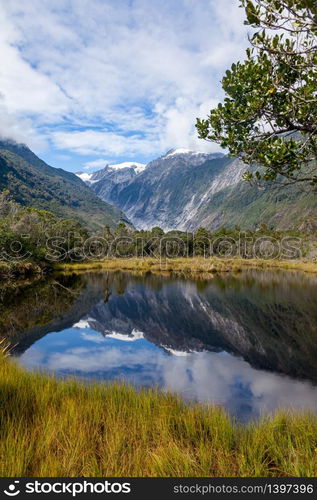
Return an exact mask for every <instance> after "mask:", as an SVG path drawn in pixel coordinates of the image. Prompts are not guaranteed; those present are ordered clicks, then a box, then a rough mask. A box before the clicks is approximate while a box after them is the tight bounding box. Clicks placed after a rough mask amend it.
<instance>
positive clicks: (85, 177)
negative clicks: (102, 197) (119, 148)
mask: <svg viewBox="0 0 317 500" xmlns="http://www.w3.org/2000/svg"><path fill="white" fill-rule="evenodd" d="M145 168H146V165H145V164H144V163H138V162H132V161H124V162H122V163H116V164H114V165H106V166H105V167H104V168H103V169H102V170H97V171H96V172H92V173H88V172H77V174H76V175H77V176H78V177H80V179H81V180H82V181H84V182H86V183H87V184H94V183H95V182H98V181H100V180H101V179H103V178H104V177H107V174H108V173H110V172H116V171H119V170H126V169H132V170H133V171H134V172H135V173H136V174H139V173H140V172H143V170H145Z"/></svg>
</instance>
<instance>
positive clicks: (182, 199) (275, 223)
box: [78, 149, 317, 230]
mask: <svg viewBox="0 0 317 500" xmlns="http://www.w3.org/2000/svg"><path fill="white" fill-rule="evenodd" d="M245 169H246V167H245V165H244V164H243V163H242V162H241V161H240V160H238V159H235V158H229V157H228V156H225V155H222V154H220V153H216V154H208V153H197V152H194V151H189V150H185V149H173V150H171V151H169V152H168V153H167V154H166V155H164V156H162V157H160V158H157V159H156V160H153V161H151V162H150V163H149V164H148V165H147V166H145V165H142V164H141V165H140V164H133V163H128V162H126V163H123V164H120V165H110V166H109V165H108V166H106V167H105V168H104V169H102V170H100V171H98V172H95V173H94V174H78V175H79V176H80V177H81V178H82V179H83V180H85V182H86V183H87V184H88V185H89V186H90V187H91V188H92V189H93V190H94V191H95V193H96V194H97V195H98V196H99V197H100V198H102V199H103V200H104V201H107V202H108V203H111V204H113V205H115V206H117V207H118V208H120V209H121V210H122V211H123V212H124V213H125V214H126V215H127V217H128V218H129V219H130V220H131V221H132V223H133V224H134V225H135V226H136V227H137V228H138V229H148V228H151V227H153V226H160V227H162V229H164V230H171V229H179V230H195V229H197V227H199V226H203V227H206V228H207V229H217V228H219V227H221V226H226V227H233V226H235V225H239V226H240V227H241V228H242V229H252V228H255V227H257V226H259V225H260V224H261V223H266V224H268V225H269V226H271V227H276V228H278V229H286V228H289V227H293V226H294V225H295V226H296V227H298V226H299V225H300V224H301V223H302V221H304V220H306V219H307V218H309V217H312V216H313V215H314V214H316V211H317V196H316V195H315V194H314V193H312V192H310V193H307V191H305V190H303V189H302V188H301V187H300V186H296V185H293V186H284V187H283V186H281V185H272V184H265V186H264V187H261V188H259V187H257V186H251V185H249V184H248V183H246V182H243V181H241V176H242V174H243V172H244V171H245Z"/></svg>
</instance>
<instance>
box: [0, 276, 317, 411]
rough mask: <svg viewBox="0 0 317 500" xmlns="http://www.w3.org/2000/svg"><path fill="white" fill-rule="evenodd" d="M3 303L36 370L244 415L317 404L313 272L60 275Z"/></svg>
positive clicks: (7, 326) (5, 327)
mask: <svg viewBox="0 0 317 500" xmlns="http://www.w3.org/2000/svg"><path fill="white" fill-rule="evenodd" d="M0 312H1V320H0V327H1V331H6V332H8V333H7V336H8V337H10V339H11V341H12V344H16V346H15V348H14V351H13V352H14V355H15V356H17V357H18V359H19V362H20V363H21V364H22V365H24V366H25V367H26V368H28V369H31V370H33V369H42V370H45V371H49V372H54V373H56V374H57V375H59V376H66V375H75V376H77V377H80V378H84V379H99V380H107V381H109V380H124V381H127V382H129V383H132V384H134V385H135V386H137V387H144V386H146V387H148V386H159V387H160V388H161V389H162V390H171V391H174V392H177V393H179V394H181V395H182V397H183V398H185V399H188V400H196V401H203V402H206V401H208V402H213V403H216V404H219V405H223V406H224V407H225V408H226V409H227V410H228V411H229V412H230V413H231V414H232V415H234V416H235V417H237V418H239V419H241V420H243V421H247V420H249V419H250V418H256V417H258V416H259V415H261V414H265V413H267V412H271V411H273V410H276V409H277V408H279V407H284V408H285V407H292V408H297V409H311V410H313V411H315V412H317V279H316V278H315V277H312V276H304V275H301V274H287V273H283V272H278V273H276V272H275V273H271V272H261V271H248V272H244V273H241V274H240V275H238V276H231V275H223V276H215V277H213V278H212V279H206V280H204V279H202V278H201V279H199V280H190V279H180V278H173V277H170V276H159V275H154V274H148V275H145V276H144V275H143V276H141V275H133V274H128V273H121V272H103V273H87V274H82V275H70V276H55V277H54V278H52V279H51V280H50V281H49V282H48V283H45V284H38V285H36V286H30V287H26V289H23V290H21V291H20V292H19V293H15V295H14V296H12V295H9V296H6V297H5V298H4V299H3V302H2V306H1V311H0Z"/></svg>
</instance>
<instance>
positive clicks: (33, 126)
mask: <svg viewBox="0 0 317 500" xmlns="http://www.w3.org/2000/svg"><path fill="white" fill-rule="evenodd" d="M243 19H244V11H243V9H241V8H239V1H238V0H221V1H219V0H174V1H172V0H54V1H53V2H52V1H51V0H50V1H48V0H32V2H21V1H20V0H6V1H3V2H2V3H1V4H0V52H1V66H0V113H1V123H0V135H1V136H4V137H9V138H12V139H15V140H17V141H22V142H26V143H27V144H28V145H29V146H30V147H31V148H32V149H33V150H34V151H35V152H36V153H37V154H39V155H40V156H41V157H42V158H43V159H45V161H47V162H48V163H49V164H51V165H53V166H56V167H61V168H64V169H66V170H70V171H73V172H75V171H79V170H82V171H87V172H89V171H93V170H96V169H98V168H101V167H102V166H103V165H105V164H107V163H118V162H120V161H127V160H134V161H139V162H144V163H146V162H148V161H149V160H151V159H153V158H155V157H157V156H159V155H161V154H164V153H165V152H166V151H167V150H169V149H171V148H173V147H185V148H189V149H194V150H198V151H217V150H219V148H218V146H217V145H215V144H209V143H207V142H205V141H201V140H198V139H197V134H196V131H195V127H194V125H195V118H196V117H197V116H200V117H201V116H206V115H207V113H208V111H209V110H210V109H211V108H212V107H213V106H215V105H216V104H217V102H218V101H219V100H221V99H222V91H221V85H220V83H219V82H220V79H221V76H222V74H223V73H224V71H225V70H226V69H227V68H228V67H230V65H231V63H232V62H234V61H236V60H238V59H241V58H244V51H245V48H246V46H247V27H246V26H244V25H243Z"/></svg>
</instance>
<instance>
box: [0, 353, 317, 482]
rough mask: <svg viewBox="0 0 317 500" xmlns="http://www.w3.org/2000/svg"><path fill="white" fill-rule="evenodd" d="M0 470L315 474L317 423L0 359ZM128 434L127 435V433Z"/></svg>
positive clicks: (75, 474)
mask: <svg viewBox="0 0 317 500" xmlns="http://www.w3.org/2000/svg"><path fill="white" fill-rule="evenodd" d="M0 377H1V394H2V397H1V409H0V429H1V432H0V458H1V459H0V474H1V476H9V477H19V476H25V477H34V476H40V477H47V476H53V477H56V476H58V477H68V476H69V477H101V476H117V477H120V476H121V477H128V476H129V477H131V476H132V477H133V476H161V477H165V476H176V477H182V476H184V477H195V476H197V477H198V476H204V477H208V476H210V477H226V476H240V477H241V476H247V477H248V476H253V477H260V476H262V477H263V476H266V477H269V476H274V477H279V476H283V477H285V476H297V477H314V476H316V474H317V454H316V442H317V419H316V417H315V416H314V415H312V414H309V413H292V412H284V411H280V412H278V413H277V414H276V415H274V416H270V417H265V418H262V419H260V420H259V421H258V422H253V423H250V424H248V425H244V426H243V425H242V424H238V423H236V422H234V421H233V420H232V419H230V418H229V417H228V415H227V414H226V413H225V411H224V410H223V409H222V408H219V407H216V406H209V405H203V404H186V403H184V402H183V401H182V400H181V399H180V398H178V397H177V396H175V395H172V394H165V393H162V392H159V391H157V390H156V389H149V390H140V391H136V390H135V389H133V388H132V387H130V386H127V385H123V384H118V383H115V384H98V383H95V384H90V385H87V384H85V383H83V382H80V381H75V380H57V379H55V378H54V377H51V376H47V375H43V374H40V373H30V372H26V371H24V370H23V369H22V368H20V367H19V366H18V364H17V363H16V362H13V361H12V360H11V359H10V358H9V357H6V356H5V355H4V354H1V355H0ZM127 430H128V432H127Z"/></svg>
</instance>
